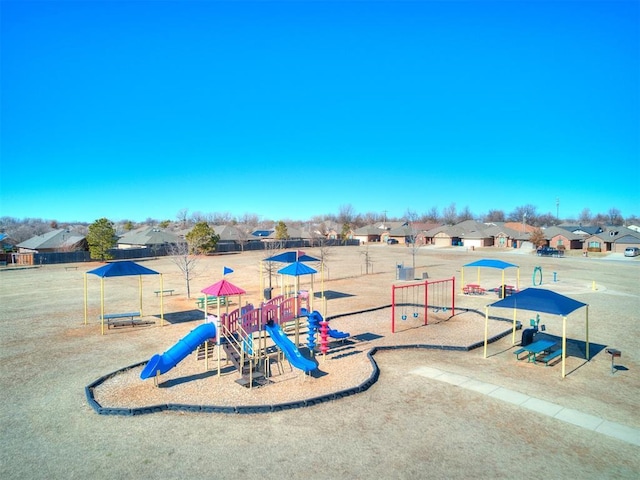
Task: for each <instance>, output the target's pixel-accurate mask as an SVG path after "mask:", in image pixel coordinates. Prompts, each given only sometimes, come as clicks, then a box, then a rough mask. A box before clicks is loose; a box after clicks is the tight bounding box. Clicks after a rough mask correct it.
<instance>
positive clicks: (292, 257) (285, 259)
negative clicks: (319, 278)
mask: <svg viewBox="0 0 640 480" xmlns="http://www.w3.org/2000/svg"><path fill="white" fill-rule="evenodd" d="M265 261H266V262H282V263H293V262H319V261H320V259H318V258H314V257H310V256H309V255H306V254H302V255H299V254H298V252H283V253H279V254H278V255H274V256H273V257H269V258H265Z"/></svg>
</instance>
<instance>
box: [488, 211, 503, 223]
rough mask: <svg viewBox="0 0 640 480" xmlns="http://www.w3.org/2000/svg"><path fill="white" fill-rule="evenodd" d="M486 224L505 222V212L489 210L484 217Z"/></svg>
mask: <svg viewBox="0 0 640 480" xmlns="http://www.w3.org/2000/svg"><path fill="white" fill-rule="evenodd" d="M484 221H485V222H504V212H503V211H502V210H489V213H487V214H486V215H485V217H484Z"/></svg>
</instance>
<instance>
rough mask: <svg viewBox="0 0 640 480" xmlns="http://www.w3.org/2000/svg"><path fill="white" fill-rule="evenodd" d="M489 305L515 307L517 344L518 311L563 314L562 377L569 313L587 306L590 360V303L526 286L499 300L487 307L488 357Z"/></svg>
mask: <svg viewBox="0 0 640 480" xmlns="http://www.w3.org/2000/svg"><path fill="white" fill-rule="evenodd" d="M489 307H501V308H511V309H513V336H512V343H513V344H515V332H516V311H517V310H518V309H519V310H533V311H536V312H544V313H551V314H553V315H560V316H562V377H563V378H564V377H565V360H566V358H567V315H569V314H570V313H572V312H574V311H576V310H578V309H579V308H582V307H586V313H585V337H586V341H585V345H586V352H585V354H586V357H587V360H589V305H588V304H586V303H582V302H578V301H577V300H574V299H572V298H569V297H565V296H564V295H561V294H559V293H556V292H552V291H551V290H545V289H542V288H526V289H524V290H522V291H521V292H518V293H516V294H514V295H511V296H509V297H506V298H503V299H502V300H498V301H497V302H494V303H492V304H490V305H487V307H486V309H485V327H484V356H485V358H486V357H487V331H488V322H489Z"/></svg>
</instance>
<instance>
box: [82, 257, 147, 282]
mask: <svg viewBox="0 0 640 480" xmlns="http://www.w3.org/2000/svg"><path fill="white" fill-rule="evenodd" d="M87 273H91V274H93V275H97V276H99V277H102V278H104V277H126V276H130V275H159V272H156V271H155V270H151V269H150V268H147V267H143V266H142V265H138V264H137V263H135V262H131V261H125V262H113V263H107V264H106V265H103V266H102V267H99V268H95V269H93V270H89V271H88V272H87Z"/></svg>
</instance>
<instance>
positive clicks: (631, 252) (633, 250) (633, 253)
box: [624, 247, 640, 257]
mask: <svg viewBox="0 0 640 480" xmlns="http://www.w3.org/2000/svg"><path fill="white" fill-rule="evenodd" d="M638 255H640V248H638V247H627V248H625V249H624V256H625V257H637V256H638Z"/></svg>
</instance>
